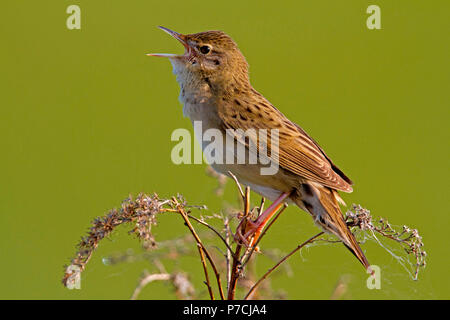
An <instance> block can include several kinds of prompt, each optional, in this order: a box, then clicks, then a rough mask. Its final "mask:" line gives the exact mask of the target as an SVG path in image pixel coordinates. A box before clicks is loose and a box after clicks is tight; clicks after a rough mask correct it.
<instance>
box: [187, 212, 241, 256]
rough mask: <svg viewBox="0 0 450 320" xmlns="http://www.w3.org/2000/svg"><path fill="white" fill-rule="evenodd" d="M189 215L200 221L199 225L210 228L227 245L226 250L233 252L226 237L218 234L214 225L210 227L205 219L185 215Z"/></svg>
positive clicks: (192, 217) (191, 217)
mask: <svg viewBox="0 0 450 320" xmlns="http://www.w3.org/2000/svg"><path fill="white" fill-rule="evenodd" d="M187 216H188V217H189V219H192V220H194V221H196V222H198V223H200V224H201V225H204V226H205V227H207V228H208V229H210V230H211V231H213V232H214V233H215V234H216V235H217V236H218V237H219V238H220V239H221V240H222V242H223V243H224V244H225V246H226V247H227V251H228V252H231V254H233V250H232V249H231V247H230V244H229V243H228V242H227V241H226V239H225V238H224V237H223V236H222V235H221V234H220V232H219V231H217V230H216V229H215V228H214V227H212V226H211V225H209V224H208V223H206V222H205V221H202V220H200V219H199V218H196V217H194V216H192V215H190V214H188V215H187Z"/></svg>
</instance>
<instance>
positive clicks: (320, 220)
mask: <svg viewBox="0 0 450 320" xmlns="http://www.w3.org/2000/svg"><path fill="white" fill-rule="evenodd" d="M295 202H296V203H297V205H298V206H300V207H301V208H302V209H304V210H306V211H307V212H309V213H310V214H311V215H312V216H313V218H314V220H315V222H316V223H317V224H318V225H319V226H320V227H322V229H323V230H324V231H326V232H328V233H331V234H334V235H336V236H337V237H338V238H339V239H340V240H341V241H342V242H343V243H344V245H345V246H346V247H347V248H348V249H349V250H350V252H351V253H353V254H354V255H355V257H356V258H357V259H358V260H359V261H360V262H361V263H362V265H363V266H364V267H365V268H366V269H369V266H370V264H369V261H368V260H367V258H366V256H365V255H364V253H363V252H362V250H361V248H360V246H359V244H358V242H357V241H356V239H355V236H354V235H353V233H352V232H351V231H350V229H349V228H348V226H347V224H346V223H345V221H344V217H343V215H342V212H341V209H340V207H339V202H343V201H342V199H341V198H340V197H339V194H338V193H337V191H335V190H333V189H330V188H327V187H322V186H315V185H312V184H303V185H302V190H301V194H300V195H299V197H296V199H295Z"/></svg>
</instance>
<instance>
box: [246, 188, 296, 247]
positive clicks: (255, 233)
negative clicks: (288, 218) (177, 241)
mask: <svg viewBox="0 0 450 320" xmlns="http://www.w3.org/2000/svg"><path fill="white" fill-rule="evenodd" d="M287 197H289V193H282V194H281V195H280V196H279V197H278V198H277V199H276V200H275V201H274V202H273V203H272V204H271V205H270V206H269V207H268V208H267V209H266V210H265V211H264V212H263V213H262V214H261V215H260V216H259V217H258V218H257V219H256V220H255V221H251V220H248V221H247V224H246V226H245V232H244V234H243V235H242V234H239V238H241V240H246V242H248V241H249V238H250V237H252V239H251V241H250V246H252V245H253V244H254V243H256V241H257V240H258V238H259V235H260V234H261V232H262V230H263V229H264V227H265V226H266V224H267V223H268V222H269V220H270V219H271V218H272V217H273V216H274V215H275V213H276V212H277V211H278V210H279V209H280V208H281V207H282V206H283V203H284V201H285V200H286V198H287ZM240 226H241V224H239V227H238V230H237V231H238V233H240V232H241V231H240V229H241V228H240ZM244 243H245V242H244Z"/></svg>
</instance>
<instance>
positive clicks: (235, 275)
mask: <svg viewBox="0 0 450 320" xmlns="http://www.w3.org/2000/svg"><path fill="white" fill-rule="evenodd" d="M230 174H231V175H232V173H231V172H230ZM233 177H234V176H233ZM234 179H235V181H236V183H237V185H238V186H239V187H240V185H239V182H238V180H237V178H236V177H234ZM241 194H242V195H243V200H244V215H243V217H242V219H243V220H242V222H243V223H242V224H239V226H238V228H239V227H242V229H243V230H245V226H246V225H247V223H246V219H247V217H248V215H249V212H250V188H249V187H246V188H245V194H244V193H242V189H241ZM236 232H241V231H240V230H237V231H236ZM241 250H242V243H241V242H237V244H236V251H235V252H234V257H233V266H232V268H231V279H230V284H229V286H228V300H234V295H235V292H236V284H237V280H238V279H239V273H240V268H239V266H240V265H241V263H242V261H241V258H240V255H241Z"/></svg>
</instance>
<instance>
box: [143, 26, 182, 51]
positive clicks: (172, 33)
mask: <svg viewBox="0 0 450 320" xmlns="http://www.w3.org/2000/svg"><path fill="white" fill-rule="evenodd" d="M158 28H160V29H161V30H163V31H165V32H167V33H168V34H170V35H171V36H172V37H174V38H175V39H177V40H178V41H180V42H181V44H182V45H183V46H184V48H185V52H184V54H172V53H147V55H148V56H153V57H165V58H176V57H186V56H189V55H190V54H191V49H190V47H189V44H188V43H187V41H186V36H185V35H182V34H181V33H178V32H175V31H172V30H170V29H167V28H165V27H161V26H159V27H158Z"/></svg>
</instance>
